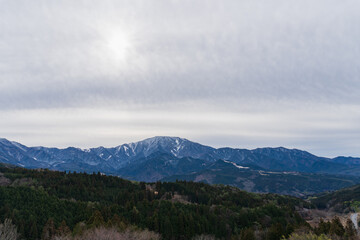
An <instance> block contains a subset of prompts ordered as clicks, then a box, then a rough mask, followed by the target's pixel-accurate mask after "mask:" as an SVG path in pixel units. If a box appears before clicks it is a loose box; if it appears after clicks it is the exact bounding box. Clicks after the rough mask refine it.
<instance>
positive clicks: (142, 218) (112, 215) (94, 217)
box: [0, 165, 307, 239]
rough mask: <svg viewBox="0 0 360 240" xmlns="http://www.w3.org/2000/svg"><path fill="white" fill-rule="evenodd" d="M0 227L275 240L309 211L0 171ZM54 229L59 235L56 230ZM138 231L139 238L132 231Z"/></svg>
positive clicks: (81, 176) (220, 190)
mask: <svg viewBox="0 0 360 240" xmlns="http://www.w3.org/2000/svg"><path fill="white" fill-rule="evenodd" d="M0 186H1V187H0V218H1V219H0V220H1V222H4V221H5V219H11V220H12V221H13V223H14V224H15V225H16V227H17V229H18V231H19V232H20V234H21V236H22V238H25V239H51V236H55V235H56V234H69V235H73V236H75V237H76V236H81V234H84V233H86V231H89V229H94V228H99V227H101V226H105V227H112V228H115V229H117V230H124V229H129V228H130V229H132V231H144V229H148V230H149V231H151V232H154V234H155V236H158V235H156V233H158V234H160V236H161V238H162V239H192V238H193V237H195V236H199V235H213V236H216V237H218V238H223V239H230V238H231V237H241V236H242V237H243V238H244V237H245V239H253V237H254V234H256V235H257V236H260V237H261V239H280V238H281V236H282V235H284V236H288V235H289V234H290V233H291V232H292V231H294V229H296V228H299V227H301V226H305V225H306V222H305V221H304V220H303V219H302V218H301V217H300V216H299V214H298V213H297V212H296V211H295V208H296V207H298V206H304V205H306V204H307V203H306V202H304V201H302V200H300V199H297V198H292V197H286V196H279V195H274V194H253V193H247V192H244V191H241V190H239V189H237V188H234V187H229V186H210V185H207V184H203V183H193V182H185V181H184V182H174V183H161V182H156V183H152V184H149V183H142V182H140V183H139V182H130V181H127V180H123V179H121V178H118V177H112V176H103V175H101V174H100V173H98V174H85V173H65V172H57V171H49V170H27V169H23V168H11V167H8V166H4V165H2V166H1V167H0ZM54 229H57V230H54ZM134 229H135V230H134ZM136 229H137V230H136Z"/></svg>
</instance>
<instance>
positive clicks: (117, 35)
mask: <svg viewBox="0 0 360 240" xmlns="http://www.w3.org/2000/svg"><path fill="white" fill-rule="evenodd" d="M105 41H106V47H107V50H108V51H109V54H110V56H111V57H112V58H113V59H114V60H116V61H124V60H125V59H126V58H127V56H128V54H129V49H130V46H131V43H130V39H129V36H127V35H126V34H125V33H123V32H121V31H114V32H111V33H110V34H108V35H107V36H106V39H105Z"/></svg>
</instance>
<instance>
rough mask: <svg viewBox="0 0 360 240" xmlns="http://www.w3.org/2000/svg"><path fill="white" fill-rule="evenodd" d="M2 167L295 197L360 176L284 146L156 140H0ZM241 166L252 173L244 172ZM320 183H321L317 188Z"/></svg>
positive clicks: (350, 164)
mask: <svg viewBox="0 0 360 240" xmlns="http://www.w3.org/2000/svg"><path fill="white" fill-rule="evenodd" d="M219 160H223V161H219ZM0 162H4V163H8V164H14V165H17V166H22V167H26V168H48V169H53V170H61V171H77V172H88V173H92V172H101V173H105V174H108V175H116V176H122V177H125V178H128V179H132V180H137V181H158V180H161V179H168V180H174V179H176V178H179V179H188V180H190V179H191V180H194V181H201V178H204V179H205V180H206V182H208V183H221V184H228V185H233V186H237V187H240V188H242V189H247V190H249V191H254V192H276V193H283V194H293V195H297V196H302V195H304V194H308V193H314V192H322V191H329V190H336V189H340V188H342V187H346V186H350V185H351V184H355V183H358V182H359V181H358V179H359V178H358V177H357V176H360V164H358V163H359V162H360V159H357V158H345V157H338V158H334V159H329V158H324V157H318V156H315V155H312V154H310V153H308V152H305V151H301V150H297V149H286V148H282V147H280V148H258V149H254V150H247V149H233V148H219V149H216V148H212V147H208V146H204V145H201V144H199V143H194V142H191V141H189V140H187V139H184V138H178V137H153V138H149V139H145V140H143V141H140V142H135V143H128V144H123V145H119V146H117V147H113V148H105V147H98V148H91V149H79V148H74V147H69V148H66V149H58V148H46V147H27V146H24V145H21V144H19V143H16V142H11V141H8V140H6V139H0ZM225 163H226V164H225ZM237 165H239V166H245V167H248V168H242V169H240V168H237V167H236V166H237ZM231 166H232V168H229V167H231ZM260 170H262V171H263V172H267V173H263V172H261V171H260ZM274 172H276V173H274ZM288 172H292V173H288ZM230 173H232V174H230ZM300 173H301V174H300ZM314 174H321V175H314ZM326 174H332V175H341V174H342V175H348V176H355V177H339V176H327V175H326ZM206 176H210V177H206ZM317 178H318V179H322V180H323V182H320V183H318V182H317ZM199 179H200V180H199ZM270 182H272V183H274V184H270Z"/></svg>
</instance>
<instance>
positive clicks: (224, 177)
mask: <svg viewBox="0 0 360 240" xmlns="http://www.w3.org/2000/svg"><path fill="white" fill-rule="evenodd" d="M176 180H186V181H195V182H204V183H208V184H226V185H231V186H235V187H238V188H240V189H244V190H246V191H250V192H257V193H266V192H272V193H278V194H285V195H293V196H297V197H305V196H306V195H311V194H314V193H319V192H324V191H333V190H337V189H339V188H343V187H348V186H352V185H354V184H357V183H360V179H359V178H357V177H351V176H348V177H344V176H334V175H327V174H313V173H299V172H274V171H266V170H255V169H253V168H247V167H244V166H239V165H236V164H234V163H231V162H226V161H223V160H219V161H217V162H215V163H213V164H211V165H210V166H209V167H208V168H206V169H204V170H202V171H198V172H196V173H191V174H183V175H174V176H170V177H165V178H163V179H162V181H176Z"/></svg>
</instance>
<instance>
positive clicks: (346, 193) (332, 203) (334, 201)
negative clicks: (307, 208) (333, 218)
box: [312, 185, 360, 212]
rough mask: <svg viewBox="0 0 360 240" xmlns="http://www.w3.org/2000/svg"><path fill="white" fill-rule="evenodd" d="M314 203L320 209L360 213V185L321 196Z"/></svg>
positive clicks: (313, 200)
mask: <svg viewBox="0 0 360 240" xmlns="http://www.w3.org/2000/svg"><path fill="white" fill-rule="evenodd" d="M312 202H313V203H314V204H315V205H316V206H317V207H318V208H320V209H325V208H327V209H330V208H331V209H332V210H335V211H337V212H349V211H359V209H360V185H355V186H352V187H349V188H344V189H341V190H338V191H334V192H330V193H323V194H319V195H317V196H316V197H315V198H313V199H312Z"/></svg>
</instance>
